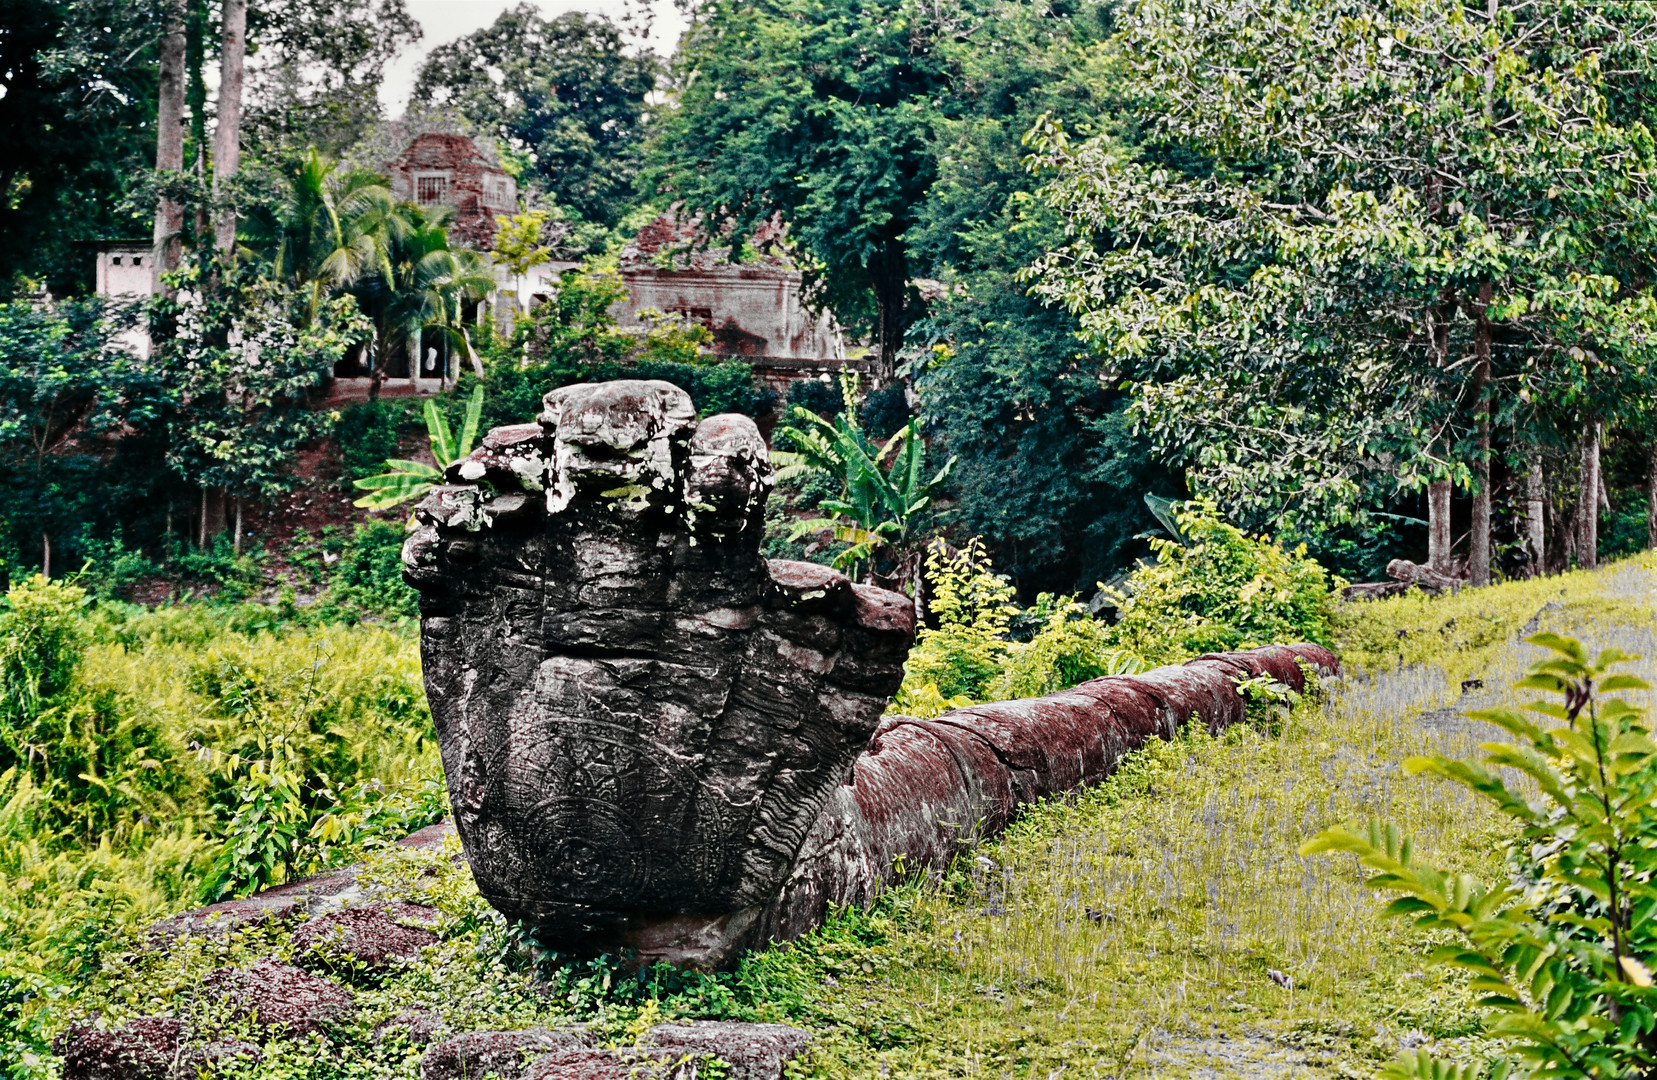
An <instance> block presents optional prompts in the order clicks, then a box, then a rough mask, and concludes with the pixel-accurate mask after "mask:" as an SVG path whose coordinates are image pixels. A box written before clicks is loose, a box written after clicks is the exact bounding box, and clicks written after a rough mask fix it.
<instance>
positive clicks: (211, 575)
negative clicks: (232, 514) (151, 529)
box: [167, 533, 265, 603]
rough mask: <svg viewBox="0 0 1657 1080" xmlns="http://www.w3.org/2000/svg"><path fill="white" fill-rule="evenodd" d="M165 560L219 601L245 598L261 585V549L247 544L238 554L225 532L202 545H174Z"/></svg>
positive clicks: (262, 564)
mask: <svg viewBox="0 0 1657 1080" xmlns="http://www.w3.org/2000/svg"><path fill="white" fill-rule="evenodd" d="M167 562H168V566H169V568H170V569H171V570H172V571H173V572H174V573H176V574H178V575H179V576H181V577H182V578H184V580H186V581H195V582H199V583H200V584H202V585H205V586H207V587H208V588H210V589H211V590H212V593H213V598H214V600H216V601H219V602H221V603H236V602H238V601H241V600H246V599H248V598H249V597H251V596H253V595H254V594H255V593H257V592H258V591H259V589H260V588H261V587H262V586H263V585H264V563H265V552H264V551H263V550H260V549H256V548H250V549H249V550H247V551H244V552H242V553H240V554H238V553H237V552H236V550H235V547H234V545H233V541H232V540H231V537H230V536H229V535H228V534H227V533H220V534H219V535H218V536H215V537H214V538H213V541H212V543H211V544H209V545H208V546H207V547H205V548H197V547H191V546H180V547H175V548H174V549H173V551H172V553H171V557H170V558H169V559H168V560H167Z"/></svg>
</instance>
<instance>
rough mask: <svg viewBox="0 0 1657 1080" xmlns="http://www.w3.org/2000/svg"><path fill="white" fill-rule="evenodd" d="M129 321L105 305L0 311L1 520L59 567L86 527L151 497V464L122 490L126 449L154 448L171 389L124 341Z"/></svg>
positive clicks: (126, 513) (123, 311)
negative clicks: (49, 550) (52, 555)
mask: <svg viewBox="0 0 1657 1080" xmlns="http://www.w3.org/2000/svg"><path fill="white" fill-rule="evenodd" d="M134 316H135V313H134V312H133V311H132V310H131V309H130V308H125V307H122V306H121V305H119V304H116V303H106V302H103V301H88V302H68V303H62V304H58V305H56V306H45V305H38V306H37V305H32V304H27V303H21V302H19V303H11V304H5V305H0V466H3V468H0V486H3V488H4V490H5V492H6V502H5V509H4V512H3V519H4V520H5V521H6V523H7V525H8V528H9V532H10V533H11V535H12V538H13V540H14V541H15V542H17V543H18V545H19V546H20V547H22V546H25V545H26V547H25V550H31V551H34V552H40V553H41V554H42V559H43V561H44V552H45V544H50V545H52V546H53V547H55V548H57V549H58V551H59V556H58V568H61V567H62V566H63V565H65V564H66V563H67V562H68V559H66V558H65V557H64V556H65V555H66V553H65V552H64V551H63V549H64V547H66V546H67V542H68V541H69V540H71V539H72V538H73V537H75V536H76V535H77V534H83V533H84V530H85V527H86V526H87V525H88V524H89V523H91V522H93V521H100V522H101V521H107V520H109V518H110V517H114V519H115V520H117V521H118V520H120V519H121V518H122V517H128V518H129V520H130V517H133V516H137V514H134V513H132V509H133V508H132V505H131V504H132V503H133V502H137V501H142V500H143V498H144V497H145V496H152V495H153V493H154V489H155V479H154V473H155V469H154V463H153V461H150V462H147V463H146V464H147V466H148V468H147V470H146V471H147V472H148V473H149V474H150V475H149V477H148V478H147V480H146V482H143V483H141V484H132V485H130V486H129V484H128V483H127V482H126V477H124V476H123V475H122V474H123V471H124V469H125V467H126V465H127V461H128V457H129V453H130V452H137V453H138V455H139V456H145V451H148V452H149V453H153V452H154V447H153V444H151V445H145V444H146V443H147V441H148V440H147V436H149V435H151V434H153V433H154V432H156V431H157V429H158V428H159V427H160V426H161V422H162V420H163V419H164V418H165V417H166V415H167V414H168V411H169V409H170V407H171V404H172V400H173V395H174V393H176V390H175V388H174V387H173V386H170V385H169V383H168V380H167V379H166V376H165V372H164V370H163V369H162V368H161V366H160V365H158V364H157V363H155V362H154V361H149V360H143V359H140V358H139V357H137V356H135V355H133V354H132V353H131V352H130V351H128V349H127V348H126V347H125V345H124V344H123V342H122V340H121V334H122V332H123V331H124V330H125V329H127V328H130V327H131V326H132V325H133V324H134ZM118 433H124V434H125V435H126V437H124V438H119V439H117V438H116V436H117V434H118ZM135 435H136V436H137V437H134V436H135ZM109 503H113V504H114V505H113V506H111V505H107V504H109ZM43 541H44V542H45V544H43Z"/></svg>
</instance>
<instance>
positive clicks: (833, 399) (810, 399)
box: [788, 376, 842, 417]
mask: <svg viewBox="0 0 1657 1080" xmlns="http://www.w3.org/2000/svg"><path fill="white" fill-rule="evenodd" d="M826 380H827V376H825V377H824V378H823V379H796V380H795V381H794V382H791V383H789V384H788V405H789V408H790V413H789V415H791V416H792V415H793V412H792V409H793V407H794V406H798V407H800V408H802V409H809V410H811V411H812V412H814V413H816V414H817V415H818V416H823V417H829V416H833V415H834V414H835V413H837V412H839V411H840V408H841V404H842V402H841V398H840V392H839V390H838V389H837V388H835V387H834V386H832V385H831V384H830V383H829V382H828V381H826Z"/></svg>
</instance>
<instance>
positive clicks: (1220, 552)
mask: <svg viewBox="0 0 1657 1080" xmlns="http://www.w3.org/2000/svg"><path fill="white" fill-rule="evenodd" d="M1176 517H1177V520H1178V523H1179V527H1180V531H1181V532H1182V533H1183V534H1184V537H1185V542H1184V543H1183V544H1182V543H1180V542H1179V541H1178V540H1169V539H1163V538H1153V539H1151V541H1150V544H1151V548H1152V550H1153V551H1154V552H1155V553H1156V556H1157V562H1156V563H1155V564H1154V565H1144V564H1141V565H1140V568H1139V569H1138V570H1136V571H1134V573H1133V574H1132V575H1131V576H1130V577H1129V578H1128V580H1127V582H1126V583H1125V585H1124V588H1123V589H1122V590H1121V591H1119V592H1116V591H1113V595H1114V597H1115V599H1116V600H1117V603H1118V605H1119V610H1120V614H1121V617H1120V619H1119V621H1118V622H1117V624H1116V626H1115V627H1114V628H1113V629H1114V631H1115V634H1114V638H1115V643H1116V645H1117V646H1119V647H1121V648H1125V649H1127V650H1128V651H1129V652H1131V653H1133V654H1135V655H1136V656H1140V657H1143V658H1144V659H1145V660H1147V661H1150V662H1152V663H1169V662H1173V661H1178V660H1184V659H1187V658H1189V657H1191V656H1196V655H1199V654H1201V653H1206V652H1218V651H1224V650H1231V649H1249V648H1254V647H1256V646H1260V645H1269V644H1273V643H1278V642H1291V641H1315V642H1319V643H1321V644H1329V642H1330V636H1329V619H1330V615H1331V611H1332V608H1333V595H1334V594H1333V591H1332V586H1333V585H1338V584H1339V582H1338V581H1337V582H1331V580H1330V577H1329V575H1328V574H1327V573H1326V572H1325V571H1324V569H1323V567H1322V566H1320V565H1318V563H1317V562H1316V561H1315V560H1313V559H1310V558H1308V557H1307V556H1306V548H1305V546H1304V545H1301V546H1300V547H1297V548H1295V549H1294V550H1293V551H1284V550H1283V548H1282V547H1281V546H1279V545H1277V544H1275V543H1273V542H1272V541H1271V540H1270V539H1269V538H1266V537H1251V536H1247V535H1245V534H1244V533H1243V532H1242V530H1240V529H1238V528H1236V527H1235V526H1232V525H1228V524H1226V523H1225V522H1224V521H1221V520H1220V518H1219V515H1218V511H1217V510H1216V509H1215V507H1214V504H1213V503H1211V502H1199V501H1193V502H1187V503H1184V504H1183V505H1182V506H1181V508H1180V509H1179V511H1178V512H1177V514H1176Z"/></svg>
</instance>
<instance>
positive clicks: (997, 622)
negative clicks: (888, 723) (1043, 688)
mask: <svg viewBox="0 0 1657 1080" xmlns="http://www.w3.org/2000/svg"><path fill="white" fill-rule="evenodd" d="M926 577H927V580H928V581H930V582H931V583H932V590H933V591H932V613H933V615H934V616H935V617H936V618H937V620H938V625H937V628H936V629H934V628H931V627H927V628H924V629H922V630H921V632H920V635H919V637H918V639H917V640H916V642H915V647H914V648H913V649H911V650H910V652H909V660H908V662H907V663H905V664H904V676H903V686H902V687H900V688H899V690H898V695H897V702H896V706H897V711H898V712H901V713H905V714H907V715H910V716H922V717H924V716H935V715H937V714H938V713H940V712H947V711H948V710H950V709H955V708H960V707H961V706H963V705H971V704H973V703H974V702H977V701H982V700H984V694H985V688H986V687H987V686H988V685H989V684H990V683H991V682H992V681H994V680H995V679H996V678H997V677H998V676H999V675H1000V674H1001V670H1002V665H1003V664H1005V663H1006V659H1007V654H1008V651H1009V650H1010V648H1011V645H1010V644H1009V642H1008V641H1007V630H1008V627H1009V626H1010V625H1011V623H1012V618H1013V616H1014V615H1015V614H1017V613H1018V608H1016V607H1014V606H1013V587H1012V585H1011V584H1010V583H1009V582H1008V581H1007V579H1006V578H1005V577H1002V576H1001V575H1000V574H997V573H995V571H994V569H993V568H992V567H991V566H990V559H989V556H988V555H987V554H986V553H985V551H984V545H983V543H982V542H981V541H979V540H970V541H968V542H967V544H966V546H965V547H963V548H961V549H960V550H959V551H955V552H951V551H950V550H949V548H948V546H947V545H946V544H945V543H944V542H943V541H942V540H934V541H932V543H931V545H930V546H928V548H927V551H926Z"/></svg>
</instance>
